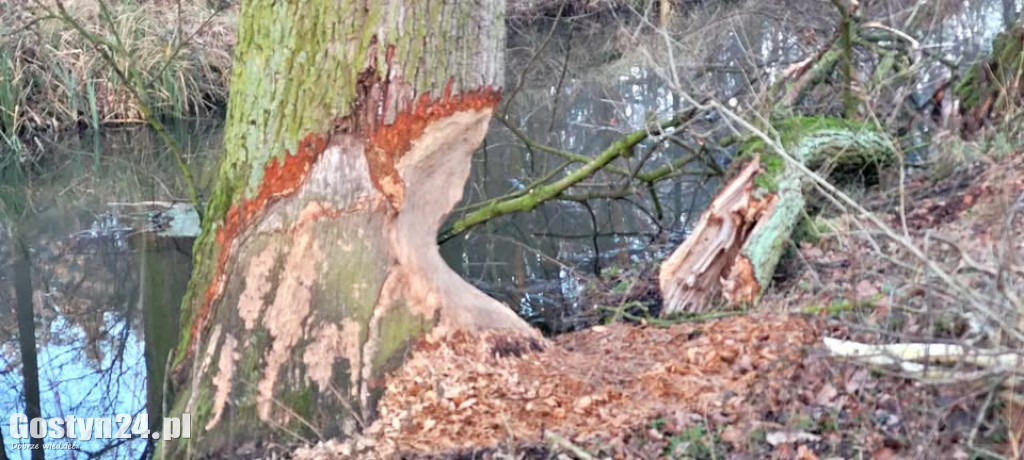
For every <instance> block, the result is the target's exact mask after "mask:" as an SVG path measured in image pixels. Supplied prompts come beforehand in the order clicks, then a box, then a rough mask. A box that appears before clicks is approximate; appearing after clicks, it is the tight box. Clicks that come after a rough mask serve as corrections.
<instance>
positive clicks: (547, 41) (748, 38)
mask: <svg viewBox="0 0 1024 460" xmlns="http://www.w3.org/2000/svg"><path fill="white" fill-rule="evenodd" d="M707 3H712V2H707ZM782 3H793V4H802V3H809V4H813V5H812V7H813V8H818V7H822V5H821V4H819V3H824V5H825V6H824V7H823V8H824V9H823V11H825V12H826V13H827V12H828V2H818V3H815V2H807V1H804V2H802V3H801V2H782ZM939 3H942V2H939ZM947 3H950V4H951V5H947V8H949V9H950V10H949V11H946V12H945V13H943V14H942V15H938V16H936V18H937V19H936V20H935V21H933V22H932V23H931V24H930V25H929V28H928V30H929V33H928V35H927V37H928V38H927V40H925V41H924V45H925V46H926V47H929V49H932V50H935V51H936V52H939V53H942V54H945V55H947V56H949V57H951V58H959V57H962V56H971V55H975V54H977V53H979V52H984V51H986V50H987V47H988V43H989V42H990V41H991V39H992V37H994V35H995V34H996V33H998V32H999V31H1001V30H1003V29H1004V27H1005V26H1006V24H1008V23H1010V22H1012V21H1013V20H1014V19H1016V18H1019V17H1020V12H1021V9H1022V8H1021V1H1020V0H1016V1H1007V0H980V1H964V2H947ZM788 6H789V7H791V6H792V5H788ZM779 8H781V10H780V11H781V13H779V14H775V15H772V14H769V13H770V12H767V13H766V14H764V15H747V14H744V13H743V11H742V9H739V10H727V11H725V12H724V13H723V14H726V15H728V17H730V18H732V19H730V20H728V21H722V22H720V23H716V24H703V27H704V28H703V29H702V28H700V27H698V28H696V29H694V30H692V33H686V32H687V31H683V32H682V33H681V34H680V37H681V38H680V41H681V42H686V40H693V41H696V40H704V41H705V42H709V43H710V44H705V45H704V47H703V52H702V53H697V52H694V54H690V55H686V54H685V53H681V55H680V58H679V59H680V60H679V62H677V65H680V67H681V68H683V69H684V70H685V69H686V68H687V65H690V64H692V66H691V67H693V68H697V67H703V68H705V69H714V70H712V71H709V72H707V73H701V74H700V76H699V78H698V77H697V76H694V77H693V82H695V83H694V86H693V87H692V88H689V89H692V90H700V91H702V92H704V93H711V94H714V95H715V96H716V97H719V98H721V99H722V100H728V99H730V98H736V99H737V101H738V103H739V104H744V103H746V101H747V99H746V98H747V97H749V95H748V88H749V87H750V81H751V75H757V74H758V73H759V72H760V73H762V74H763V75H765V76H766V78H771V75H772V73H773V72H775V71H777V70H778V69H781V68H783V67H785V64H786V63H788V62H793V61H795V60H797V59H799V58H800V57H802V56H804V55H806V54H807V53H808V52H809V50H811V49H813V46H814V44H815V43H818V42H820V37H819V39H818V40H817V41H816V39H815V38H814V37H813V34H814V33H815V31H818V30H819V29H820V30H826V31H827V30H828V28H827V27H828V23H827V22H821V21H822V20H817V21H815V20H806V21H803V22H801V21H799V20H793V21H788V22H786V24H788V25H787V26H781V25H780V19H779V15H780V14H781V15H782V16H785V15H786V14H787V13H786V11H787V10H786V7H783V6H780V7H779ZM907 8H910V6H902V7H901V6H900V5H898V4H896V5H895V6H893V11H895V13H893V14H897V13H899V14H903V15H906V14H907ZM920 14H924V13H920ZM603 21H607V19H604V20H603ZM550 26H551V23H550V22H543V21H542V22H540V23H537V24H532V25H530V26H518V25H513V27H512V28H511V29H512V30H511V31H510V41H509V47H510V48H509V49H510V51H509V54H510V55H509V62H510V65H509V72H508V77H507V80H508V83H507V86H508V88H510V89H511V88H515V87H517V86H520V82H522V84H521V89H519V90H518V91H512V90H506V96H510V95H511V94H512V93H514V94H515V98H514V99H512V100H511V102H508V101H506V104H507V105H504V106H503V110H502V113H503V114H505V115H506V119H507V120H508V122H509V124H510V125H512V126H515V127H516V128H517V129H519V130H521V131H522V132H524V133H525V134H526V136H528V137H529V138H531V139H533V140H534V141H536V142H539V143H543V144H547V145H550V146H553V147H556V148H559V149H562V150H566V151H570V152H574V153H579V154H584V155H594V154H596V153H597V152H600V151H601V150H603V149H604V148H605V147H607V146H608V145H609V144H610V143H612V142H613V141H614V140H616V139H618V138H619V137H621V136H622V135H623V134H624V133H626V132H629V131H631V130H634V129H637V128H639V127H641V126H643V124H644V122H645V120H650V119H655V118H658V117H663V116H665V115H666V114H668V113H671V112H673V111H674V110H678V109H680V108H681V107H683V106H684V104H683V102H682V101H681V100H680V98H679V97H678V96H677V95H675V94H674V93H673V91H672V90H671V89H670V88H669V87H668V86H667V85H666V84H665V83H664V80H663V79H662V77H661V76H659V72H658V71H657V70H656V69H655V68H652V66H651V61H650V60H647V59H646V58H645V57H644V56H642V53H639V52H637V51H636V48H631V47H630V44H631V43H633V42H631V40H632V38H631V32H632V31H635V28H624V29H619V28H617V27H612V26H608V25H607V23H606V22H595V21H593V20H587V19H586V18H583V19H576V20H573V21H572V22H565V21H563V22H560V23H559V25H558V28H557V29H555V31H554V32H553V33H549V31H550V30H551V28H550ZM686 26H687V27H693V21H691V22H687V23H686ZM537 49H542V51H541V52H540V53H539V54H538V58H536V59H534V58H533V55H534V52H535V51H536V50H537ZM652 49H653V48H652ZM683 51H685V50H683ZM567 56H568V57H567ZM683 56H688V57H686V58H685V59H684V58H683ZM751 56H753V57H751ZM698 64H699V65H698ZM693 72H697V71H696V70H694V71H693ZM686 75H696V74H695V73H688V74H686ZM928 83H929V82H928V81H927V78H925V79H922V81H920V82H919V84H920V86H922V87H925V86H927V85H928ZM506 107H507V111H506V110H505V109H506ZM172 131H173V133H174V135H175V136H176V137H177V139H178V140H179V141H180V142H181V143H182V144H183V145H184V146H185V147H186V150H187V152H188V160H189V166H190V168H191V169H192V170H193V172H194V174H195V176H196V177H197V179H198V180H199V183H200V186H201V188H202V189H204V190H208V189H209V187H210V185H211V183H212V180H213V174H214V172H215V171H216V164H217V157H218V155H219V151H220V138H221V127H220V124H219V123H218V122H217V121H205V122H190V123H180V124H177V125H174V126H172ZM720 132H721V127H720V126H718V125H717V124H716V123H715V120H698V122H697V123H696V124H694V125H691V126H690V127H689V129H688V131H687V133H688V134H687V135H684V136H680V137H681V139H680V145H676V144H672V145H669V146H667V147H665V148H659V149H657V150H654V151H653V152H652V153H651V154H650V155H649V156H648V155H645V152H646V150H645V149H648V148H649V146H642V147H641V148H639V149H638V153H637V154H636V155H635V156H634V157H633V158H631V159H627V160H626V161H624V162H622V163H620V165H621V166H622V167H624V168H632V167H634V166H637V165H638V162H639V161H641V159H642V158H643V159H645V160H644V161H646V166H645V168H650V167H657V166H658V165H664V164H667V163H669V162H671V161H672V160H673V159H677V158H680V157H682V156H684V155H687V153H688V150H687V148H686V146H690V147H692V146H693V145H694V143H695V142H699V141H700V138H701V137H710V138H713V137H714V136H716V135H717V133H720ZM701 135H703V136H701ZM36 142H37V148H38V149H39V150H41V151H43V152H44V154H43V155H41V160H40V162H39V164H38V165H35V166H33V167H32V168H29V169H30V170H29V171H28V173H27V174H18V175H15V174H12V173H11V172H10V171H11V168H9V167H4V166H0V171H6V172H3V175H2V176H0V181H2V182H0V185H2V186H0V216H2V218H3V219H4V220H3V222H2V223H0V228H2V229H3V230H4V233H3V235H4V236H2V237H0V317H2V318H10V320H9V321H3V322H0V415H4V417H5V419H4V421H3V424H4V428H3V429H2V430H3V434H4V436H5V438H4V443H5V447H8V449H7V453H8V455H9V456H11V457H12V458H28V457H27V455H23V454H24V452H14V451H12V450H11V449H10V448H9V445H10V444H11V443H13V442H16V440H12V439H8V438H7V436H8V435H9V434H10V432H9V431H8V430H7V420H8V419H6V417H7V416H9V415H10V414H14V413H20V412H24V411H25V407H26V396H32V394H35V393H38V398H39V404H40V408H41V413H42V414H43V416H47V417H52V416H62V415H68V414H71V415H75V416H100V415H104V416H106V415H113V414H121V413H124V414H132V415H135V414H142V413H153V412H154V411H156V410H158V408H159V407H161V396H160V391H159V389H160V388H159V386H158V385H149V384H148V382H149V381H160V380H161V379H160V378H159V377H160V376H161V375H162V374H163V368H162V365H161V364H160V363H163V362H164V360H165V359H166V352H167V350H168V349H169V347H170V346H172V345H173V343H174V341H175V340H176V337H177V336H176V334H177V331H176V324H177V311H178V310H177V308H178V305H179V303H180V298H181V296H182V295H183V293H184V289H185V286H186V284H187V280H188V276H189V274H190V273H191V263H190V257H189V245H190V242H189V240H188V239H187V238H166V239H163V240H161V241H160V242H158V243H155V244H154V243H147V244H140V243H139V238H138V235H137V234H136V229H138V228H139V227H140V225H144V224H145V223H146V222H145V221H146V219H147V215H146V214H145V212H144V210H145V206H141V205H143V204H152V205H157V206H162V205H166V204H173V203H180V202H183V201H184V198H185V196H186V195H185V193H184V184H183V181H182V179H181V177H180V173H179V172H178V170H177V166H176V164H175V162H174V159H173V157H172V156H171V154H170V153H169V152H168V151H167V149H166V148H165V146H164V145H163V144H162V143H161V142H160V141H159V140H158V139H157V137H156V136H155V135H154V134H153V133H152V132H150V131H148V130H146V129H141V128H139V129H124V130H116V131H107V132H104V133H102V134H95V133H84V134H82V135H76V136H71V137H64V138H58V139H50V140H39V141H36ZM726 153H727V152H719V155H717V156H713V157H712V160H710V161H714V162H715V163H716V164H718V165H719V166H724V165H725V162H726V161H727V156H726V155H725V154H726ZM9 158H10V155H9V154H7V153H4V154H0V164H3V163H4V162H5V161H7V160H8V159H9ZM705 161H707V160H705ZM562 162H563V160H562V159H561V158H558V157H555V156H553V155H549V154H545V153H542V152H540V151H539V150H537V149H529V148H526V147H525V146H524V144H523V143H522V142H521V140H520V139H518V138H517V137H516V136H515V135H513V134H512V133H511V132H510V131H509V130H508V129H507V128H506V127H505V125H504V124H502V123H500V122H497V121H495V122H493V123H492V129H491V131H490V133H489V134H488V136H487V139H486V141H485V143H484V146H483V147H482V148H481V149H480V151H479V152H478V153H477V155H475V156H474V158H473V170H472V173H471V178H470V181H469V183H468V184H467V186H466V190H465V199H464V204H463V205H460V207H461V206H465V205H466V204H470V203H476V202H481V201H484V200H487V199H491V198H495V197H500V196H503V195H505V194H508V193H513V192H515V191H516V190H520V189H522V188H523V187H527V186H528V185H529V183H530V178H537V177H542V176H544V175H545V174H547V173H550V172H551V171H553V170H556V169H557V168H559V167H560V166H561V164H562ZM685 169H688V170H694V171H696V173H692V174H691V173H681V174H677V175H675V176H674V177H673V178H672V179H671V180H666V181H662V182H660V183H658V185H657V186H656V187H655V188H654V189H653V190H641V191H639V192H638V193H635V194H630V195H628V196H626V197H624V198H621V199H594V200H589V201H588V202H587V203H581V202H575V201H552V202H549V203H545V204H543V205H541V206H540V207H539V208H538V209H536V210H534V211H532V212H529V213H521V214H516V215H512V216H507V217H504V218H500V219H497V220H495V221H493V222H490V223H488V224H486V225H484V226H481V227H478V228H475V229H472V230H470V231H469V232H467V233H465V234H462V235H458V236H456V237H455V238H452V239H451V240H449V241H447V242H445V243H444V244H443V245H442V246H441V251H442V254H443V256H444V257H445V259H446V260H447V261H448V262H449V264H450V265H451V266H452V267H453V268H454V269H455V270H457V271H458V272H459V273H461V274H462V275H463V276H465V277H466V278H467V279H469V280H470V281H471V282H473V283H474V284H476V285H477V286H479V287H480V288H481V289H484V290H485V291H486V292H488V293H489V294H491V295H492V296H494V297H496V298H498V299H500V300H502V301H504V302H505V303H507V304H509V305H510V306H511V307H512V308H515V309H516V310H518V311H519V312H521V313H522V314H523V315H524V316H526V317H528V318H529V319H530V320H531V321H533V322H534V323H535V324H538V325H540V326H543V327H544V328H545V329H546V330H549V331H554V332H558V331H565V330H571V329H573V328H574V327H576V323H575V318H576V316H577V315H578V313H579V310H580V308H581V306H582V304H583V303H585V302H586V299H583V298H581V292H584V287H585V285H586V284H587V283H588V280H591V279H592V278H593V277H594V276H595V275H597V274H600V273H605V274H607V273H608V271H609V270H621V269H623V268H630V267H635V266H638V265H641V264H642V263H643V262H645V261H648V262H649V261H653V260H657V259H659V258H660V257H662V256H663V255H664V254H662V253H661V252H660V251H659V250H658V249H657V248H660V247H663V246H662V244H661V243H670V244H674V243H677V242H678V241H680V240H681V239H682V238H684V237H685V234H686V231H687V229H688V228H689V227H690V226H691V225H692V223H693V222H694V220H695V219H696V218H697V217H698V216H699V214H700V212H701V211H702V210H703V208H704V207H705V206H706V205H707V203H708V202H709V201H710V199H711V197H712V195H713V194H714V191H715V187H716V185H717V180H716V179H715V178H714V177H709V176H708V175H705V174H701V173H700V171H705V170H707V164H706V163H703V164H702V163H700V162H697V161H695V162H693V163H691V164H688V165H687V166H686V168H685ZM620 180H621V178H618V177H616V176H614V175H601V176H598V177H595V178H594V179H592V180H589V181H587V182H586V183H585V184H583V185H582V186H581V187H578V188H576V189H574V190H573V192H574V193H577V194H582V193H609V192H619V191H621V190H622V189H621V187H620V186H619V185H620V183H621V182H620ZM655 197H656V200H655ZM150 202H152V203H150ZM461 212H462V211H461V210H460V211H457V212H456V213H455V215H456V216H457V215H460V213H461ZM652 243H655V244H652ZM19 313H20V314H21V317H20V318H19ZM30 338H31V339H30ZM32 350H34V352H32ZM29 354H31V356H32V357H34V358H35V362H36V363H37V366H36V367H37V371H36V372H29V373H28V375H24V373H23V365H24V364H26V363H31V361H33V360H32V359H31V358H30V357H29V356H28V355H29ZM29 367H32V366H31V365H30V366H29ZM154 376H155V377H154ZM26 377H28V379H27V380H26ZM26 381H34V382H35V383H36V384H37V385H38V390H37V391H34V390H33V389H32V388H31V385H30V386H29V387H28V390H27V387H26ZM30 399H32V398H30ZM115 429H116V428H115ZM80 448H81V450H79V451H76V452H60V453H57V452H50V453H49V456H50V457H51V458H64V457H68V458H88V457H90V456H98V457H101V458H138V457H139V455H141V454H142V452H143V450H144V449H145V442H144V441H139V440H114V441H111V440H92V441H88V442H81V443H80Z"/></svg>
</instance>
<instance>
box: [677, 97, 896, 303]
mask: <svg viewBox="0 0 1024 460" xmlns="http://www.w3.org/2000/svg"><path fill="white" fill-rule="evenodd" d="M776 129H778V131H779V133H780V137H781V140H782V143H783V146H784V147H785V148H786V149H787V151H788V152H789V153H790V154H791V155H792V156H793V157H794V158H796V159H797V160H798V161H801V162H803V163H804V164H806V165H808V166H809V167H811V168H814V169H819V170H821V171H823V173H826V172H827V171H832V170H835V169H839V170H849V169H852V168H856V167H859V168H866V167H872V166H873V167H878V166H879V165H881V164H886V163H891V162H892V161H893V159H894V157H893V155H894V154H893V149H892V144H891V143H890V141H889V139H888V137H887V136H885V135H884V134H882V133H879V132H877V131H875V130H874V129H873V128H871V127H870V126H868V125H865V124H862V123H856V122H846V121H843V120H837V119H830V118H821V117H795V118H791V119H789V120H786V121H785V122H783V123H780V124H779V125H777V126H776ZM743 150H744V152H745V153H743V155H746V156H749V158H747V159H748V160H749V162H748V163H746V166H745V167H743V168H742V170H741V171H740V172H739V173H738V174H736V176H735V177H734V178H733V179H732V180H731V181H730V182H729V183H728V184H727V185H726V186H725V187H723V188H722V190H721V191H720V192H719V193H718V195H717V196H716V197H715V199H714V200H713V201H712V202H711V205H710V206H709V207H708V209H707V211H705V212H704V214H703V215H702V216H701V219H700V221H698V223H697V225H696V226H695V227H694V230H693V234H691V235H690V236H689V237H688V238H687V239H686V241H684V242H683V244H682V245H680V246H679V248H677V249H676V250H675V251H674V252H673V253H672V255H670V256H669V258H668V259H666V260H665V262H663V263H662V265H661V270H660V273H659V280H658V282H659V285H660V288H661V293H662V300H663V306H662V310H661V315H662V316H665V315H670V314H674V313H682V312H691V313H699V312H703V311H707V310H708V309H710V308H711V307H713V306H714V305H715V304H716V303H717V302H718V299H719V296H722V297H724V298H725V300H726V302H727V303H728V304H730V305H733V306H736V305H749V304H752V303H754V302H756V301H757V300H758V299H759V298H760V296H761V293H762V292H763V291H764V289H765V288H766V287H768V284H769V283H771V280H772V276H773V275H774V273H775V267H776V265H778V262H779V259H780V258H781V257H782V253H783V251H784V250H785V247H786V244H787V242H788V241H789V239H790V235H791V234H792V233H793V229H794V228H795V227H796V224H797V223H798V222H799V221H800V218H801V217H802V216H803V208H804V194H803V186H804V179H805V178H804V176H803V174H802V173H801V172H800V171H799V170H797V168H795V167H793V166H792V165H789V164H787V163H785V162H784V161H783V159H782V158H781V157H779V156H778V155H777V154H775V153H772V152H771V151H769V150H768V149H766V148H765V145H764V144H763V143H762V142H760V141H754V142H751V143H748V144H747V145H746V146H745V147H744V148H743ZM741 158H742V157H741ZM740 161H742V160H740Z"/></svg>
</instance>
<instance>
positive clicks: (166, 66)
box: [0, 0, 657, 150]
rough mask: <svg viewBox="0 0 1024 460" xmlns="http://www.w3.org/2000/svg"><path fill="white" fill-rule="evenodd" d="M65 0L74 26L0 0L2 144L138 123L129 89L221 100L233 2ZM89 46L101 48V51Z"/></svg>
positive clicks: (528, 1) (576, 5)
mask: <svg viewBox="0 0 1024 460" xmlns="http://www.w3.org/2000/svg"><path fill="white" fill-rule="evenodd" d="M64 4H65V5H66V6H67V11H68V15H69V17H71V18H74V19H75V21H76V22H78V23H79V24H80V25H81V28H82V29H81V30H76V28H75V27H74V26H73V25H72V24H71V23H69V22H68V21H66V20H63V19H61V18H54V17H51V16H55V15H56V14H55V13H57V10H56V8H53V9H52V11H40V10H38V9H37V8H35V7H33V6H32V3H31V2H26V1H14V2H5V3H3V4H0V31H2V33H0V140H2V141H3V143H4V144H7V146H8V147H13V148H15V149H16V150H17V149H18V147H19V145H20V144H21V143H22V142H23V140H24V139H26V138H29V137H32V136H37V135H44V136H46V135H53V134H54V133H57V132H66V131H69V130H75V129H96V128H102V127H110V126H118V125H132V124H142V123H144V122H145V120H144V117H143V115H142V110H141V107H140V104H139V100H138V98H137V97H135V96H134V95H133V94H132V89H131V88H135V89H137V90H138V91H140V94H139V96H141V98H142V99H143V100H144V101H145V104H146V105H148V106H149V107H150V108H151V109H152V111H153V115H155V116H157V117H161V118H178V119H181V118H203V117H209V116H213V115H215V114H216V113H217V112H219V111H222V110H223V109H224V108H225V107H226V104H227V96H228V84H229V80H230V73H231V72H230V70H231V64H232V59H233V46H234V44H235V40H236V31H235V20H236V17H237V13H238V2H237V0H226V1H220V2H212V1H209V2H207V1H203V2H198V1H197V2H180V5H179V4H178V2H168V1H161V0H133V1H127V2H106V5H107V7H109V15H107V14H104V12H103V10H102V9H101V8H100V3H99V2H96V1H95V0H67V1H65V2H64ZM563 5H564V6H563ZM50 6H51V7H52V6H53V5H50ZM649 6H650V8H652V9H653V10H656V9H657V7H656V5H654V4H652V5H649ZM623 8H631V7H630V4H629V2H625V1H614V2H594V1H589V0H574V1H570V2H559V1H552V0H509V2H508V12H507V18H508V19H509V20H510V21H525V22H529V21H532V20H536V19H539V18H554V17H559V16H561V17H571V16H579V15H590V14H595V13H601V12H607V11H612V10H618V9H623ZM652 14H653V11H652ZM83 32H85V33H84V34H83ZM88 36H91V39H90V38H89V37H88ZM94 42H96V43H94ZM97 43H104V44H106V45H109V47H107V46H104V48H106V49H107V54H108V56H104V53H102V52H100V51H99V50H98V49H97V47H96V44H97ZM118 71H120V73H122V74H123V75H119V72H118ZM124 78H127V79H129V80H130V81H131V85H127V84H126V82H125V81H124Z"/></svg>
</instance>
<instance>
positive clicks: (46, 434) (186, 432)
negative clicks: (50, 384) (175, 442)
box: [5, 414, 192, 449]
mask: <svg viewBox="0 0 1024 460" xmlns="http://www.w3.org/2000/svg"><path fill="white" fill-rule="evenodd" d="M6 436H10V439H15V440H18V441H15V442H16V443H26V445H27V444H30V443H31V441H30V440H31V439H32V438H35V439H42V438H48V439H47V440H48V441H49V440H63V439H73V440H79V441H88V440H90V439H131V438H152V439H178V438H184V439H188V438H190V437H192V415H191V414H183V415H182V416H181V417H165V418H164V423H163V427H162V428H161V431H152V432H151V431H150V429H149V416H148V415H146V414H139V415H136V416H134V417H132V416H131V415H128V414H117V415H115V416H114V417H75V416H74V415H68V416H66V417H51V418H33V419H32V420H29V419H28V416H26V415H25V414H14V415H12V416H11V419H10V426H9V427H8V431H7V434H6V435H5V437H6ZM61 444H68V445H69V447H68V448H71V449H74V448H75V447H74V443H61ZM45 447H46V446H45V445H44V447H43V448H45ZM34 448H36V449H38V448H39V447H34Z"/></svg>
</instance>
